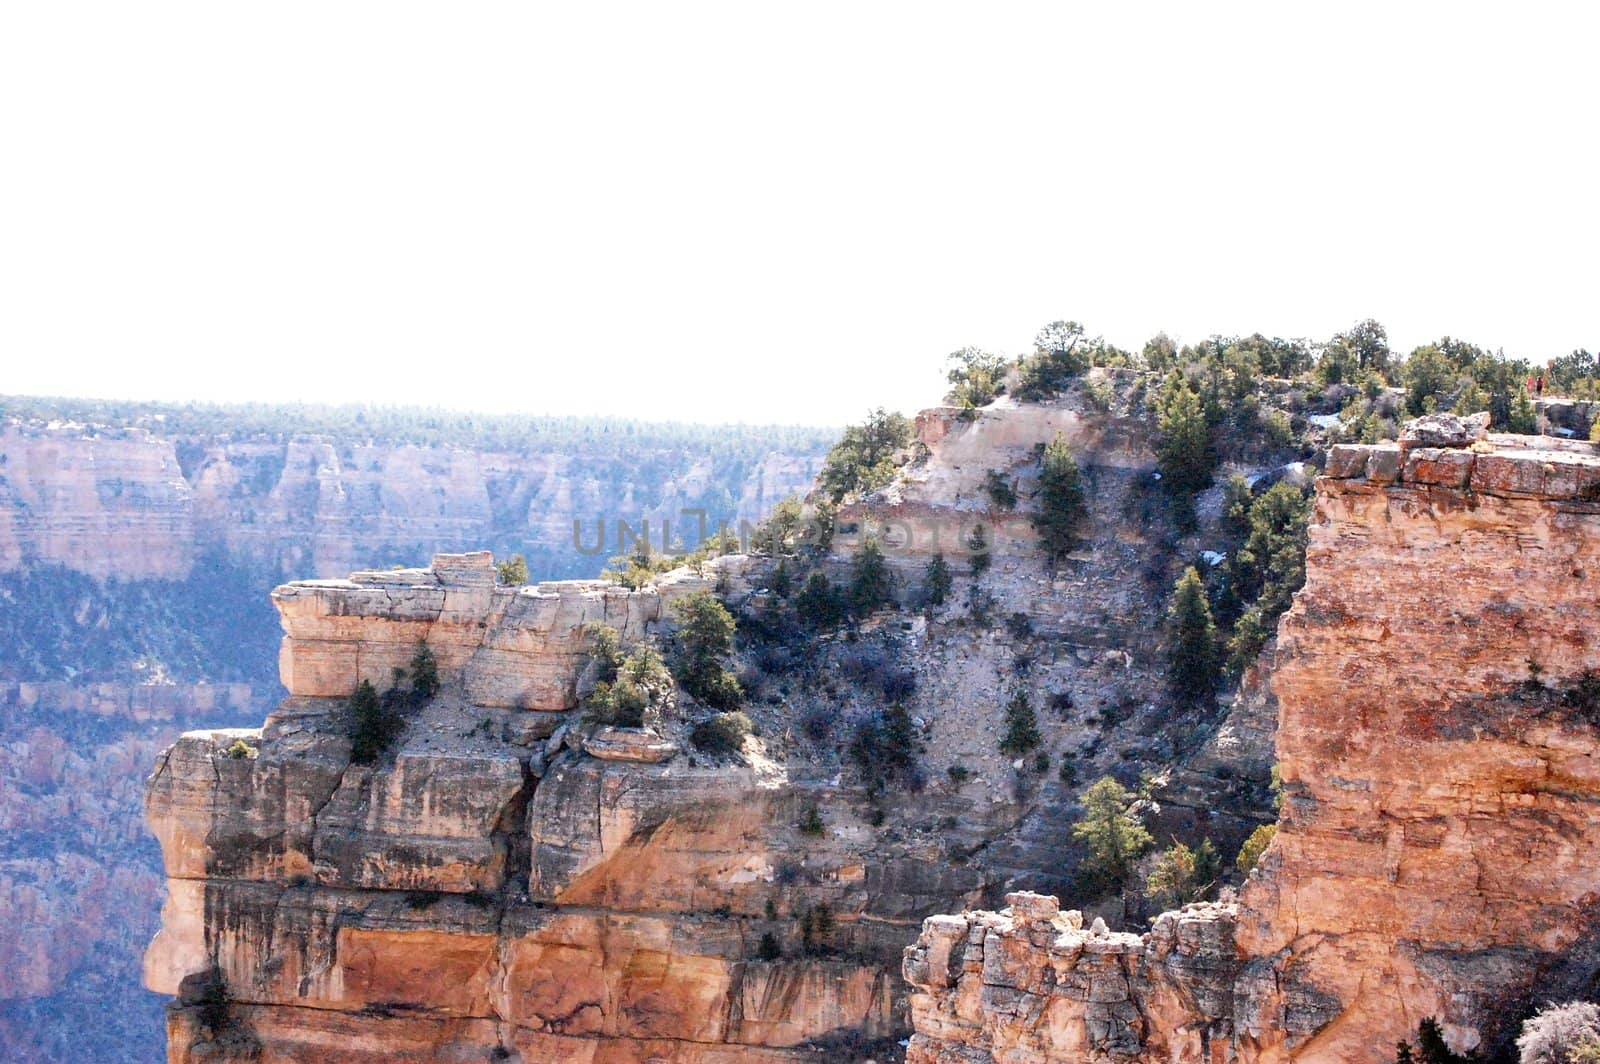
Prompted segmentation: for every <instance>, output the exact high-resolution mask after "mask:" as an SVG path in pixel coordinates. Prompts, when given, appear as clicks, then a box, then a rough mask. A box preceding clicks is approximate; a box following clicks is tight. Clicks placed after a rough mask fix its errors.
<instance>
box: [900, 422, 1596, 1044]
mask: <svg viewBox="0 0 1600 1064" xmlns="http://www.w3.org/2000/svg"><path fill="white" fill-rule="evenodd" d="M1597 577H1600V455H1597V454H1596V451H1595V448H1594V447H1592V446H1590V445H1588V444H1582V443H1568V442H1563V441H1557V440H1550V439H1543V438H1529V437H1510V436H1495V437H1484V436H1483V434H1482V433H1481V430H1480V429H1478V428H1477V426H1475V425H1473V424H1472V423H1470V422H1467V423H1462V422H1456V421H1455V420H1454V419H1449V418H1439V419H1431V420H1430V419H1425V421H1424V423H1422V424H1421V425H1419V426H1417V427H1415V428H1413V430H1412V431H1410V432H1409V433H1408V434H1407V435H1406V436H1405V437H1403V438H1402V440H1401V441H1400V442H1399V443H1398V444H1389V445H1378V446H1340V447H1335V448H1334V449H1333V450H1332V452H1331V454H1330V456H1329V460H1328V464H1327V470H1326V475H1324V476H1323V477H1321V478H1320V479H1319V480H1318V481H1317V485H1316V512H1315V517H1314V520H1313V523H1312V527H1311V540H1310V549H1309V552H1308V555H1307V579H1306V585H1305V588H1304V590H1302V591H1301V592H1300V593H1299V595H1298V597H1297V599H1296V601H1295V605H1294V607H1293V608H1292V610H1291V611H1290V612H1289V613H1288V614H1287V615H1286V617H1285V619H1284V621H1283V623H1282V625H1281V627H1280V629H1279V644H1278V653H1277V662H1276V668H1275V671H1274V673H1273V677H1272V686H1273V688H1274V690H1275V692H1276V694H1277V698H1278V704H1279V728H1278V738H1277V743H1278V757H1279V764H1280V768H1281V773H1282V778H1283V787H1284V798H1285V800H1284V803H1283V811H1282V817H1281V820H1280V823H1279V830H1278V832H1277V836H1276V839H1275V841H1274V842H1273V844H1272V846H1271V847H1270V848H1269V849H1268V851H1267V853H1266V856H1265V857H1264V858H1263V860H1262V861H1261V863H1260V865H1259V866H1258V868H1257V870H1256V871H1255V872H1253V873H1252V875H1251V877H1250V879H1249V881H1248V883H1247V884H1246V886H1245V888H1244V890H1243V891H1242V894H1241V897H1240V899H1239V901H1238V902H1237V904H1233V905H1224V906H1203V907H1195V908H1191V909H1187V910H1182V911H1180V912H1178V913H1169V914H1166V915H1164V916H1162V917H1160V918H1159V919H1158V920H1157V921H1156V923H1155V927H1154V930H1153V931H1152V932H1151V933H1149V934H1147V935H1144V936H1133V935H1115V934H1111V933H1100V934H1096V933H1093V930H1094V929H1092V930H1091V932H1090V933H1085V932H1083V931H1082V930H1081V926H1080V925H1081V920H1080V919H1079V918H1077V917H1076V914H1067V915H1066V916H1062V915H1059V914H1058V913H1057V912H1056V906H1055V903H1054V902H1053V900H1050V899H1039V898H1037V897H1035V896H1029V895H1016V896H1013V897H1012V898H1011V899H1009V900H1010V901H1011V902H1012V905H1011V907H1010V908H1009V909H1007V910H1006V911H1004V912H1003V913H999V914H993V913H983V912H969V913H967V914H965V915H963V916H959V917H935V918H932V919H930V920H929V921H927V923H926V924H925V926H924V929H923V932H922V935H921V937H920V938H919V939H918V941H917V943H916V944H915V945H914V946H913V947H911V948H910V949H908V950H907V954H906V961H905V975H906V978H907V980H908V981H909V982H910V983H911V984H912V986H913V994H912V1017H913V1022H914V1025H915V1028H916V1034H915V1036H914V1037H913V1039H912V1043H911V1049H910V1053H909V1056H908V1061H910V1062H912V1064H954V1062H961V1064H972V1062H980V1061H983V1062H987V1061H1001V1060H1003V1061H1006V1062H1007V1064H1034V1062H1037V1064H1044V1062H1055V1061H1079V1060H1128V1061H1133V1060H1139V1061H1152V1062H1154V1061H1158V1060H1159V1061H1163V1062H1172V1064H1183V1062H1194V1064H1200V1062H1206V1064H1220V1062H1227V1061H1237V1062H1262V1064H1265V1062H1279V1061H1304V1062H1330V1064H1331V1062H1371V1064H1378V1062H1381V1061H1387V1060H1392V1059H1393V1057H1394V1046H1395V1043H1396V1042H1397V1041H1399V1040H1402V1039H1407V1038H1411V1037H1414V1035H1415V1032H1416V1030H1417V1025H1418V1023H1419V1022H1420V1021H1421V1020H1422V1019H1424V1018H1427V1017H1434V1018H1436V1019H1438V1020H1439V1021H1440V1024H1441V1027H1442V1029H1443V1031H1444V1033H1445V1036H1446V1038H1447V1040H1448V1041H1449V1042H1450V1044H1451V1045H1452V1047H1453V1048H1454V1049H1455V1050H1456V1051H1458V1052H1467V1051H1473V1050H1480V1049H1481V1050H1493V1049H1497V1048H1500V1047H1503V1046H1504V1045H1505V1044H1506V1043H1507V1041H1508V1040H1509V1039H1510V1038H1511V1037H1512V1036H1514V1035H1515V1033H1516V1024H1517V1022H1518V1021H1519V1020H1520V1019H1521V1018H1522V1017H1523V1016H1525V1015H1526V1014H1527V1012H1528V1011H1529V1009H1530V1008H1531V1007H1532V1006H1533V1005H1535V1004H1539V1003H1542V1002H1544V1001H1546V1000H1561V999H1563V998H1564V997H1567V996H1575V995H1578V994H1581V993H1584V992H1588V991H1592V987H1593V980H1594V978H1595V975H1596V973H1597V972H1600V951H1597V948H1596V947H1597V939H1596V924H1595V902H1596V899H1597V898H1600V868H1597V867H1596V865H1595V863H1594V861H1593V859H1592V857H1593V854H1594V852H1595V847H1596V846H1597V845H1600V762H1597V754H1600V732H1597V725H1600V678H1597V675H1596V671H1595V670H1597V669H1600V647H1597V646H1596V645H1595V642H1594V640H1593V638H1592V633H1593V631H1594V625H1595V619H1596V606H1595V592H1594V584H1593V581H1594V580H1595V579H1596V578H1597ZM1045 909H1049V910H1050V911H1049V912H1048V913H1045V912H1044V910H1045Z"/></svg>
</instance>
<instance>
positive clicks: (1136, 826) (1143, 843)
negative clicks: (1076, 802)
mask: <svg viewBox="0 0 1600 1064" xmlns="http://www.w3.org/2000/svg"><path fill="white" fill-rule="evenodd" d="M1082 801H1083V815H1082V816H1081V817H1079V818H1078V821H1077V823H1075V824H1073V826H1072V837H1073V838H1075V839H1077V840H1078V841H1079V842H1081V843H1083V845H1084V846H1085V847H1086V848H1087V849H1088V851H1089V852H1088V856H1087V858H1086V860H1085V862H1084V863H1085V864H1086V865H1087V866H1088V868H1089V869H1090V870H1091V871H1094V872H1098V873H1099V874H1100V875H1102V876H1104V877H1105V878H1106V879H1107V880H1108V881H1109V882H1110V883H1111V884H1112V885H1113V886H1116V887H1121V886H1122V885H1123V884H1124V883H1126V882H1127V880H1128V876H1129V875H1130V874H1131V872H1132V871H1133V863H1134V861H1136V860H1138V858H1139V855H1140V854H1142V853H1144V852H1145V851H1146V850H1148V849H1149V848H1150V844H1151V842H1152V841H1153V840H1152V839H1151V838H1150V833H1149V832H1148V831H1146V830H1145V828H1144V825H1143V824H1142V823H1140V822H1139V818H1138V817H1136V816H1135V815H1134V814H1133V813H1132V812H1131V811H1130V809H1129V806H1130V805H1132V801H1133V796H1132V795H1131V794H1129V793H1128V790H1127V788H1125V787H1123V786H1122V784H1120V783H1118V782H1117V781H1116V780H1115V779H1113V778H1112V777H1110V776H1103V777H1101V779H1100V780H1098V781H1097V782H1096V783H1094V784H1093V785H1092V786H1090V787H1089V789H1088V790H1086V791H1084V792H1083V797H1082Z"/></svg>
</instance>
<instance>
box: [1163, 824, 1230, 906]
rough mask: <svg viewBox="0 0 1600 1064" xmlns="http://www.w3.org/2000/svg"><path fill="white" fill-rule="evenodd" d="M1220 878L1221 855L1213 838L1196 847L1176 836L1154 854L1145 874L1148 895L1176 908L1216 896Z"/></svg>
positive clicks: (1204, 840)
mask: <svg viewBox="0 0 1600 1064" xmlns="http://www.w3.org/2000/svg"><path fill="white" fill-rule="evenodd" d="M1221 878H1222V858H1220V857H1218V856H1217V848H1216V847H1215V846H1213V845H1212V844H1211V840H1210V839H1202V840H1201V842H1200V845H1199V846H1197V847H1195V848H1194V849H1190V848H1189V847H1187V846H1185V845H1184V844H1183V843H1181V842H1179V841H1178V840H1177V839H1174V840H1172V845H1171V846H1170V847H1168V848H1167V849H1165V850H1163V851H1162V852H1161V853H1160V854H1159V855H1157V857H1156V858H1155V865H1154V867H1152V868H1151V870H1150V874H1149V875H1148V876H1147V877H1146V878H1145V883H1144V888H1145V895H1146V896H1147V897H1148V898H1149V899H1150V900H1151V901H1153V902H1155V903H1156V904H1157V905H1158V906H1160V907H1161V908H1163V909H1176V908H1178V907H1179V906H1183V905H1188V904H1189V903H1190V902H1196V901H1205V900H1207V899H1209V898H1213V897H1215V896H1216V893H1217V888H1218V887H1219V886H1220V885H1221Z"/></svg>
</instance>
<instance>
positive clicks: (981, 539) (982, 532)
mask: <svg viewBox="0 0 1600 1064" xmlns="http://www.w3.org/2000/svg"><path fill="white" fill-rule="evenodd" d="M967 550H968V552H969V560H970V564H971V566H972V577H973V579H975V580H976V579H977V578H978V577H980V576H982V575H983V574H984V573H986V572H988V571H989V563H990V562H991V561H993V560H994V559H993V558H992V557H991V556H990V553H989V530H988V529H987V528H985V527H984V526H983V525H982V524H981V523H980V524H975V525H973V526H972V531H971V532H969V533H967Z"/></svg>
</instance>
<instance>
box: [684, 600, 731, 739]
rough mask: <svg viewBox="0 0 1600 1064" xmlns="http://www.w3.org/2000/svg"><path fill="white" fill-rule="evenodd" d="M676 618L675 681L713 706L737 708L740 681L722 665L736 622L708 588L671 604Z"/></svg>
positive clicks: (724, 708) (729, 648) (729, 646)
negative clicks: (677, 652) (678, 653)
mask: <svg viewBox="0 0 1600 1064" xmlns="http://www.w3.org/2000/svg"><path fill="white" fill-rule="evenodd" d="M672 616H673V619H674V620H675V621H676V622H677V624H678V628H677V644H678V648H679V651H680V655H679V661H678V662H677V675H678V682H679V683H680V684H682V685H683V689H684V690H686V691H688V692H689V693H690V694H691V695H693V696H694V697H695V698H698V699H699V700H700V701H702V702H704V703H705V704H706V705H708V706H711V707H713V708H715V709H723V710H731V709H734V708H736V707H737V706H738V705H739V703H740V701H741V700H742V699H743V697H744V692H743V691H741V690H740V688H739V681H738V680H736V679H735V678H734V676H733V674H732V673H730V672H729V671H728V670H726V669H724V668H723V667H722V661H723V658H724V657H726V656H727V654H728V653H729V651H731V650H732V649H733V634H734V630H735V624H734V620H733V615H732V614H731V613H729V612H728V608H727V607H726V606H724V605H723V604H722V603H720V602H718V601H717V599H716V596H714V595H712V594H711V592H709V591H696V592H695V593H694V594H692V595H690V596H689V597H688V598H683V599H679V600H678V601H677V602H674V603H673V604H672Z"/></svg>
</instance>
